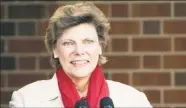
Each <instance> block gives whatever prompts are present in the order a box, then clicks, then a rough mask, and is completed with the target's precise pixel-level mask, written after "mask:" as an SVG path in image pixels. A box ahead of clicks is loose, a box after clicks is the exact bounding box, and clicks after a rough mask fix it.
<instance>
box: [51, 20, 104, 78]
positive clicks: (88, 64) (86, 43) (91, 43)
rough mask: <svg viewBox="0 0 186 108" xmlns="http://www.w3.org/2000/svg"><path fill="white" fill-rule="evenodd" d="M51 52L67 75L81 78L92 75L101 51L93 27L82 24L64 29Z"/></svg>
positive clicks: (88, 24)
mask: <svg viewBox="0 0 186 108" xmlns="http://www.w3.org/2000/svg"><path fill="white" fill-rule="evenodd" d="M53 52H54V57H55V58H59V61H60V64H61V66H62V67H63V69H64V71H65V72H66V73H67V74H68V75H70V76H73V77H79V78H81V77H86V76H89V75H90V74H91V73H92V71H93V70H94V69H95V67H96V65H97V64H98V59H99V55H100V54H101V53H102V50H101V46H100V44H99V40H98V35H97V32H96V29H95V27H94V26H93V25H92V24H90V23H83V24H80V25H77V26H74V27H71V28H68V29H66V30H65V31H64V32H63V34H62V35H61V36H60V37H59V39H58V40H57V45H56V48H55V49H54V51H53Z"/></svg>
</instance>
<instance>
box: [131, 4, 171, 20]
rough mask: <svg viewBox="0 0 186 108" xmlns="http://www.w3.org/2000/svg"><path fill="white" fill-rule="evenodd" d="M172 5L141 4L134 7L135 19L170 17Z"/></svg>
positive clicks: (133, 14)
mask: <svg viewBox="0 0 186 108" xmlns="http://www.w3.org/2000/svg"><path fill="white" fill-rule="evenodd" d="M170 14H171V13H170V3H143V4H142V3H141V4H133V5H132V16H133V17H168V16H170Z"/></svg>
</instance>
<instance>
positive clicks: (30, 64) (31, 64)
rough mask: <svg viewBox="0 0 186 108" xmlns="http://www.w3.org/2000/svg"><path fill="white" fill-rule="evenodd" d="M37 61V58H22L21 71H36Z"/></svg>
mask: <svg viewBox="0 0 186 108" xmlns="http://www.w3.org/2000/svg"><path fill="white" fill-rule="evenodd" d="M35 64H36V59H35V57H20V58H19V69H35Z"/></svg>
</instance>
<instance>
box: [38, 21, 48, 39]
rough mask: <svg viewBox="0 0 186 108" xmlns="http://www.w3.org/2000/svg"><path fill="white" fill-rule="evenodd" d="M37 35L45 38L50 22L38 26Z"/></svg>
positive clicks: (39, 23)
mask: <svg viewBox="0 0 186 108" xmlns="http://www.w3.org/2000/svg"><path fill="white" fill-rule="evenodd" d="M36 25H37V27H36V28H37V30H36V31H37V35H38V36H45V34H46V29H47V27H48V21H40V22H38V23H37V24H36Z"/></svg>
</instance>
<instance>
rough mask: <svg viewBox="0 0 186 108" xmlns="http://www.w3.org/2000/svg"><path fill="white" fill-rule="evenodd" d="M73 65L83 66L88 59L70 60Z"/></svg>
mask: <svg viewBox="0 0 186 108" xmlns="http://www.w3.org/2000/svg"><path fill="white" fill-rule="evenodd" d="M70 63H71V64H72V65H73V66H75V67H83V66H85V65H87V64H88V63H89V61H88V60H75V61H71V62H70Z"/></svg>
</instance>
